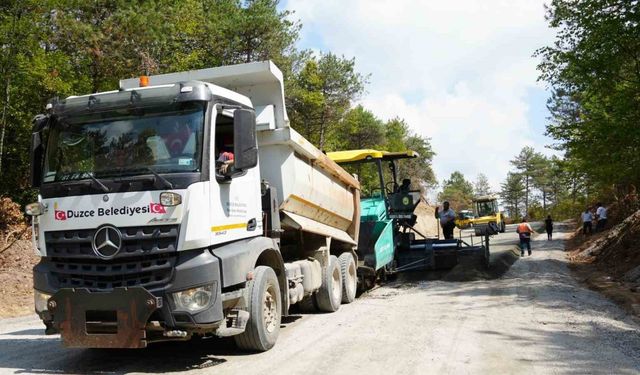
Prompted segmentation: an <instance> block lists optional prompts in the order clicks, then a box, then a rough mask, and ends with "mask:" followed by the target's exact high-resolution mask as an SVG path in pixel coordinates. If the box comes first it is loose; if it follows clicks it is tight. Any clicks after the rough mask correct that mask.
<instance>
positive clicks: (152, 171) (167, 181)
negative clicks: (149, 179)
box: [142, 167, 173, 189]
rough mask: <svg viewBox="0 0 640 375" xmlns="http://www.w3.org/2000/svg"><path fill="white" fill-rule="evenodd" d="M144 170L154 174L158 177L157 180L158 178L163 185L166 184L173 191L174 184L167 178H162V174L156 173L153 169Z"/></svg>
mask: <svg viewBox="0 0 640 375" xmlns="http://www.w3.org/2000/svg"><path fill="white" fill-rule="evenodd" d="M142 169H144V170H147V171H149V172H151V173H153V175H154V176H156V178H158V180H160V181H162V183H163V184H165V186H167V187H169V189H173V184H172V183H171V182H170V181H169V180H167V179H166V178H164V177H162V176H160V174H159V173H158V172H156V171H155V170H154V169H153V168H151V167H142Z"/></svg>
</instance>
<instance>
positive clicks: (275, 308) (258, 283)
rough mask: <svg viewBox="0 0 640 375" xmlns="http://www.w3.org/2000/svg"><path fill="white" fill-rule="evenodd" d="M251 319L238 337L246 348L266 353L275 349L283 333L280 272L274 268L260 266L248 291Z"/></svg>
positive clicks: (249, 284) (247, 297)
mask: <svg viewBox="0 0 640 375" xmlns="http://www.w3.org/2000/svg"><path fill="white" fill-rule="evenodd" d="M245 298H246V301H247V310H248V311H249V314H251V315H250V318H249V322H247V327H246V329H245V331H244V332H243V333H241V334H240V335H237V336H234V339H235V342H236V345H237V346H238V347H239V348H240V349H243V350H250V351H258V352H264V351H267V350H269V349H271V348H272V347H273V346H274V345H275V344H276V340H277V339H278V334H279V333H280V319H281V317H282V300H281V298H280V285H279V284H278V278H277V277H276V273H275V272H274V271H273V269H271V268H270V267H266V266H258V267H256V269H255V270H254V271H253V280H250V281H248V282H247V286H246V290H245Z"/></svg>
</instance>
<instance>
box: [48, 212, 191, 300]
mask: <svg viewBox="0 0 640 375" xmlns="http://www.w3.org/2000/svg"><path fill="white" fill-rule="evenodd" d="M119 229H120V232H121V233H122V247H121V249H120V252H119V253H118V254H117V255H116V256H115V257H114V258H113V259H107V260H105V259H101V258H99V257H98V256H97V255H96V254H95V253H94V252H93V248H92V246H91V241H92V240H93V235H94V234H95V231H96V229H82V230H68V231H56V232H45V243H46V249H47V257H49V259H50V261H51V271H52V276H53V278H54V280H53V281H54V282H56V283H57V287H58V288H88V289H91V290H111V289H113V288H117V287H132V286H142V287H145V288H147V289H154V288H158V287H161V286H163V285H165V284H167V283H168V282H169V281H171V278H172V277H173V270H174V267H175V263H176V259H177V253H176V247H177V242H178V230H179V227H178V226H177V225H161V226H144V227H126V228H119Z"/></svg>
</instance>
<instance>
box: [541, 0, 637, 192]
mask: <svg viewBox="0 0 640 375" xmlns="http://www.w3.org/2000/svg"><path fill="white" fill-rule="evenodd" d="M547 18H548V20H549V23H550V25H551V26H552V27H555V28H558V34H557V38H556V42H555V43H554V45H553V46H548V47H544V48H541V49H540V50H538V51H537V55H538V56H540V57H541V58H542V62H541V63H540V65H539V66H538V69H539V70H540V72H541V74H540V79H541V80H544V81H546V82H548V83H549V84H550V85H551V87H552V89H553V96H552V97H551V98H550V100H549V105H548V107H549V109H550V111H551V115H552V119H551V120H552V121H551V123H550V124H549V125H548V126H547V132H548V134H549V135H550V136H552V137H554V138H555V139H556V140H558V141H559V144H557V147H558V148H559V149H562V150H565V151H566V154H567V156H568V158H570V159H571V168H572V169H573V170H574V171H575V172H576V173H578V174H581V175H583V176H584V177H585V178H586V179H587V180H588V181H589V184H590V186H592V187H593V188H595V189H596V190H597V191H599V192H603V191H605V190H607V187H608V186H612V185H623V186H624V185H627V186H628V185H631V184H634V185H637V184H638V183H640V168H638V167H637V166H638V165H639V164H640V153H638V152H637V150H638V149H640V127H638V123H640V69H639V68H638V67H639V66H640V63H639V61H640V60H639V57H638V56H640V38H639V37H638V35H640V4H639V3H638V1H635V0H618V1H611V0H592V1H573V0H553V1H552V2H551V4H550V6H549V7H548V13H547Z"/></svg>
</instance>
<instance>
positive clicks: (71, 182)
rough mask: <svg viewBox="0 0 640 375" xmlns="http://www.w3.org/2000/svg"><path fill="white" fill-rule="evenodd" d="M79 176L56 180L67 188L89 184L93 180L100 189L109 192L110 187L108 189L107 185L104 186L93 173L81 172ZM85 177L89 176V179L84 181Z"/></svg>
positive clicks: (91, 183)
mask: <svg viewBox="0 0 640 375" xmlns="http://www.w3.org/2000/svg"><path fill="white" fill-rule="evenodd" d="M80 176H82V177H80V178H78V179H72V180H64V179H63V180H58V182H61V183H62V184H63V185H64V186H66V187H67V189H69V188H72V187H74V186H91V185H93V183H94V182H95V183H96V184H97V185H98V186H100V189H101V190H102V191H104V192H105V193H110V192H111V189H109V187H108V186H106V185H105V184H103V183H102V182H100V180H98V179H97V178H96V177H95V176H94V175H93V173H89V172H85V173H83V174H81V175H80ZM87 178H90V179H91V181H86V179H87ZM83 180H84V181H83ZM63 185H60V186H63Z"/></svg>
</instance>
